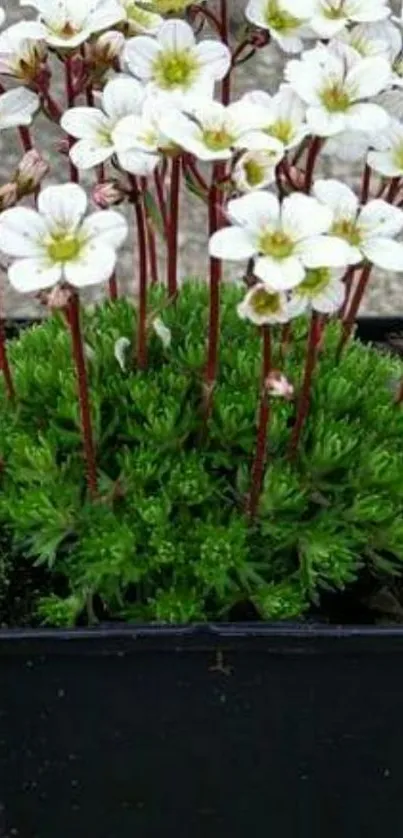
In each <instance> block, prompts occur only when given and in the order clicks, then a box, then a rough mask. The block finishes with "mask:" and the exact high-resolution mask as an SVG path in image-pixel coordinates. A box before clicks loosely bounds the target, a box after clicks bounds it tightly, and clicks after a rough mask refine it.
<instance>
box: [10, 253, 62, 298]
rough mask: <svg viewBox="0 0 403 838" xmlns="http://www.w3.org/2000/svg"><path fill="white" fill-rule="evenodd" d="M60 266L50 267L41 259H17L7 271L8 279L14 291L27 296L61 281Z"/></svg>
mask: <svg viewBox="0 0 403 838" xmlns="http://www.w3.org/2000/svg"><path fill="white" fill-rule="evenodd" d="M61 276H62V269H61V265H52V266H51V267H49V264H48V263H47V262H46V261H44V260H43V258H42V259H41V258H36V259H35V258H34V259H17V261H16V262H14V264H13V265H11V267H10V268H9V269H8V278H9V280H10V283H11V285H12V286H13V288H15V290H16V291H19V292H20V293H23V294H29V293H31V292H33V291H42V290H43V289H44V288H52V286H53V285H56V283H57V282H59V280H60V279H61Z"/></svg>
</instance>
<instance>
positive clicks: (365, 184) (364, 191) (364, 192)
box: [360, 163, 372, 204]
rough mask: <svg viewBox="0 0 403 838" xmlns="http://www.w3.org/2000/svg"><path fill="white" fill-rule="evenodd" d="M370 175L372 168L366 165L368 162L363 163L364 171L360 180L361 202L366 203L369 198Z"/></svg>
mask: <svg viewBox="0 0 403 838" xmlns="http://www.w3.org/2000/svg"><path fill="white" fill-rule="evenodd" d="M371 176H372V169H371V168H370V167H369V166H368V163H366V164H365V167H364V171H363V173H362V181H361V198H360V200H361V203H362V204H366V203H367V201H368V198H369V190H370V187H371Z"/></svg>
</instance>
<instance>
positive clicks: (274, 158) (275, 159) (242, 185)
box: [232, 138, 284, 192]
mask: <svg viewBox="0 0 403 838" xmlns="http://www.w3.org/2000/svg"><path fill="white" fill-rule="evenodd" d="M271 142H272V144H273V146H272V148H271V149H268V148H266V149H264V150H263V151H245V152H244V153H243V154H242V155H241V157H240V158H239V159H238V161H237V162H236V164H235V166H234V168H233V171H232V181H233V183H234V185H235V186H236V188H237V190H238V192H253V190H255V189H265V188H266V186H269V185H270V184H271V183H274V181H275V179H276V166H278V164H279V163H280V161H281V160H282V159H283V156H284V150H283V146H282V144H281V143H280V142H279V140H275V139H274V138H272V139H271Z"/></svg>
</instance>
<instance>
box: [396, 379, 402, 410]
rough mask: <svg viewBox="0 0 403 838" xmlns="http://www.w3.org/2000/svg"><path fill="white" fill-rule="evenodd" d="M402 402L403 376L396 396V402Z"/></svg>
mask: <svg viewBox="0 0 403 838" xmlns="http://www.w3.org/2000/svg"><path fill="white" fill-rule="evenodd" d="M402 403H403V378H402V379H401V381H400V385H399V389H398V391H397V396H396V404H402Z"/></svg>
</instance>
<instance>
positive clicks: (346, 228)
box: [331, 218, 361, 247]
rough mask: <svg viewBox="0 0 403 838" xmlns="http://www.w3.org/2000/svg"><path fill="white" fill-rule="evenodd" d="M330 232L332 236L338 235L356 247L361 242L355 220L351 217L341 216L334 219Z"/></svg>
mask: <svg viewBox="0 0 403 838" xmlns="http://www.w3.org/2000/svg"><path fill="white" fill-rule="evenodd" d="M331 232H332V233H333V235H334V236H339V237H340V238H341V239H345V240H346V241H348V243H349V244H351V245H352V246H353V247H358V246H359V245H360V243H361V233H360V230H359V228H358V227H357V224H356V222H355V221H353V220H352V219H351V218H341V219H340V220H339V221H335V222H334V224H333V226H332V229H331Z"/></svg>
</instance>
